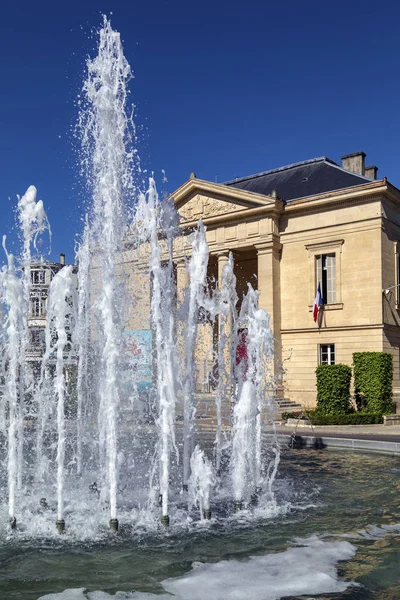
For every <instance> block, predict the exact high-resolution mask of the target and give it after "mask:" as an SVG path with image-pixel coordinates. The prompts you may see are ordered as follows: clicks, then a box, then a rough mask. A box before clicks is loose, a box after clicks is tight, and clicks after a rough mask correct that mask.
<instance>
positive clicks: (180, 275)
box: [175, 258, 189, 305]
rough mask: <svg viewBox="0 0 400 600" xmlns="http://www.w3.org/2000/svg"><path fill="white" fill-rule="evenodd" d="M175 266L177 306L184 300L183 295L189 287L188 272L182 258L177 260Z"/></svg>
mask: <svg viewBox="0 0 400 600" xmlns="http://www.w3.org/2000/svg"><path fill="white" fill-rule="evenodd" d="M175 264H176V293H177V300H178V305H179V304H181V303H182V302H183V300H184V299H185V293H186V290H187V288H188V286H189V271H188V270H187V267H186V262H185V259H184V258H178V259H177V260H176V261H175Z"/></svg>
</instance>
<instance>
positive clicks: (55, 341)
mask: <svg viewBox="0 0 400 600" xmlns="http://www.w3.org/2000/svg"><path fill="white" fill-rule="evenodd" d="M75 296H76V294H75V282H74V281H73V274H72V266H68V267H64V268H63V269H61V271H59V272H58V273H57V274H56V275H55V277H54V279H53V281H52V282H51V285H50V290H49V303H48V309H47V327H46V353H45V356H44V358H43V365H44V368H46V364H47V362H48V360H49V357H50V354H51V353H55V355H56V368H55V378H54V391H55V394H56V398H57V436H58V440H57V517H58V519H59V520H62V519H63V514H64V469H65V465H64V463H65V395H66V381H65V366H64V365H65V355H66V354H68V353H69V351H70V349H71V342H72V336H73V328H74V325H75V323H76V315H75V314H74V313H75V306H76V297H75ZM68 347H69V348H68Z"/></svg>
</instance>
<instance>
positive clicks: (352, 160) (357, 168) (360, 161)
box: [342, 152, 366, 175]
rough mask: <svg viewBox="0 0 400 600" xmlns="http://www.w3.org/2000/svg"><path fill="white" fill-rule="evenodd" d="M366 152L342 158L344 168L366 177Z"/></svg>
mask: <svg viewBox="0 0 400 600" xmlns="http://www.w3.org/2000/svg"><path fill="white" fill-rule="evenodd" d="M365 157H366V154H365V152H354V153H353V154H346V155H345V156H342V167H343V169H345V170H346V171H350V172H351V173H355V174H356V175H365Z"/></svg>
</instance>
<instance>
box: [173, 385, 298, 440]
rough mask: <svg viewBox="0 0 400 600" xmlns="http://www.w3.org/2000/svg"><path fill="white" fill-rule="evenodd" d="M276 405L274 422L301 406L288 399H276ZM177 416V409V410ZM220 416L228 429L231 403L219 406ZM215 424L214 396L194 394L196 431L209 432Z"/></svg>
mask: <svg viewBox="0 0 400 600" xmlns="http://www.w3.org/2000/svg"><path fill="white" fill-rule="evenodd" d="M275 403H276V413H275V420H276V421H279V420H280V419H281V417H282V413H283V412H294V411H301V410H302V406H301V405H300V404H297V403H296V402H293V401H292V400H289V399H288V398H283V399H277V400H276V401H275ZM177 413H178V414H179V413H180V411H179V409H178V410H177ZM221 414H222V425H223V428H229V427H230V425H231V417H232V406H231V402H229V401H226V400H225V401H224V402H222V406H221ZM180 422H181V419H178V421H177V424H179V423H180ZM216 424H217V414H216V406H215V395H214V394H196V422H195V427H196V429H197V428H198V429H201V430H202V431H211V430H215V428H216Z"/></svg>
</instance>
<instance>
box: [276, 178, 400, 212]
mask: <svg viewBox="0 0 400 600" xmlns="http://www.w3.org/2000/svg"><path fill="white" fill-rule="evenodd" d="M379 195H384V196H386V197H388V198H392V199H393V200H395V201H396V202H397V203H399V202H400V193H399V191H398V190H397V189H396V188H394V187H393V186H391V185H390V184H388V183H387V181H386V178H384V179H382V180H379V181H372V182H368V183H366V184H365V185H358V186H356V187H353V188H346V190H338V191H333V192H327V193H325V194H318V195H315V196H308V197H307V198H299V199H298V200H293V201H292V202H290V204H287V205H286V206H285V207H284V213H288V214H290V213H293V212H300V211H304V212H306V211H307V212H315V211H316V210H320V209H324V210H328V209H329V210H331V209H332V208H335V206H342V205H343V204H350V203H351V204H354V203H355V201H359V202H369V201H374V200H376V199H377V196H379Z"/></svg>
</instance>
